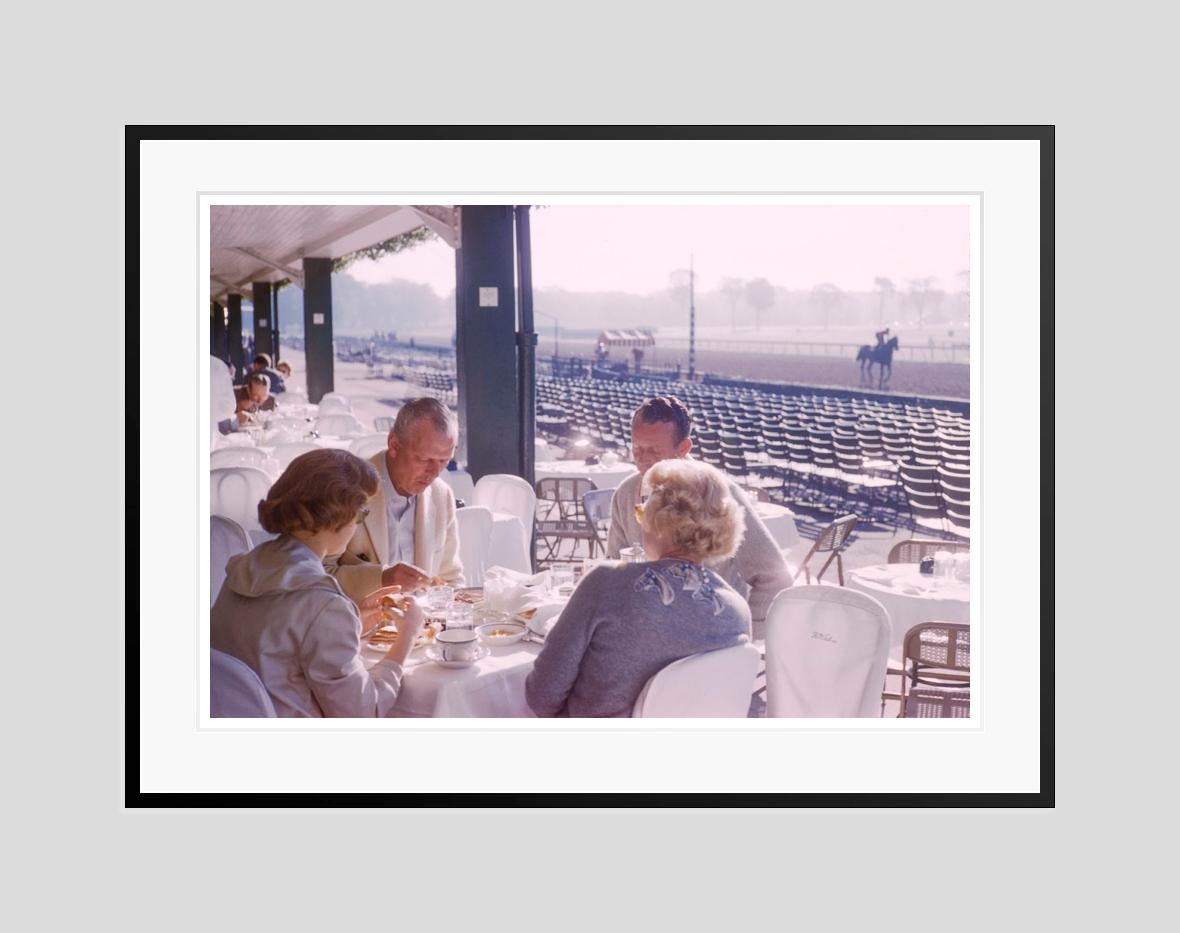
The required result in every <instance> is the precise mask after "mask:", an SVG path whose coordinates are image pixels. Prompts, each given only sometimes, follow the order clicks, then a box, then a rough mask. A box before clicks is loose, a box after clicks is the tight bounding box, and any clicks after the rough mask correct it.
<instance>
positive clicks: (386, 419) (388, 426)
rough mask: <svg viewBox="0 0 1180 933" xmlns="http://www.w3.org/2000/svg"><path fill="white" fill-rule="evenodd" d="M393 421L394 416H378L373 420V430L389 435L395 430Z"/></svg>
mask: <svg viewBox="0 0 1180 933" xmlns="http://www.w3.org/2000/svg"><path fill="white" fill-rule="evenodd" d="M393 421H394V417H393V415H378V416H377V417H376V418H374V419H373V430H374V431H384V432H385V433H386V434H388V433H389V432H390V431H392V430H393Z"/></svg>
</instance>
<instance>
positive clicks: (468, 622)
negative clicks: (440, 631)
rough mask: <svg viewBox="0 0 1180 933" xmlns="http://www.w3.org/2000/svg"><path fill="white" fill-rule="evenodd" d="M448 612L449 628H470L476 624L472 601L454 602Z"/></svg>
mask: <svg viewBox="0 0 1180 933" xmlns="http://www.w3.org/2000/svg"><path fill="white" fill-rule="evenodd" d="M446 613H447V628H448V629H463V628H467V629H469V628H473V627H474V625H475V622H474V619H472V615H471V603H464V602H453V603H451V605H450V608H448V609H447V610H446Z"/></svg>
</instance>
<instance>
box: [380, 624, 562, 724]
mask: <svg viewBox="0 0 1180 933" xmlns="http://www.w3.org/2000/svg"><path fill="white" fill-rule="evenodd" d="M387 650H388V649H385V648H382V649H375V648H371V647H367V646H366V647H365V648H363V649H362V654H361V656H362V658H363V659H364V663H365V666H366V667H372V666H373V665H374V664H376V663H377V662H378V661H379V660H381V658H382V657H383V656H384V655H385V652H386V651H387ZM540 651H541V646H540V645H538V644H537V643H535V642H531V641H521V642H517V643H516V644H515V645H506V646H505V647H503V648H491V649H489V652H488V656H487V657H486V658H482V659H481V660H479V661H477V662H476V663H475V664H474V665H472V666H471V667H466V668H447V667H440V666H439V665H438V664H435V663H434V662H433V661H430V660H429V659H428V658H427V657H426V649H425V648H415V649H414V650H413V651H412V652H410V656H409V658H407V659H406V670H405V674H404V675H403V677H402V686H401V692H400V694H399V695H398V698H397V705H396V706H394V708H393V714H392V715H394V716H406V717H411V716H416V717H423V716H428V717H433V718H438V717H444V716H456V717H471V716H481V717H513V718H521V717H527V716H532V715H533V711H532V710H530V709H529V705H528V703H527V702H525V698H524V682H525V678H527V677H528V676H529V671H531V670H532V669H533V659H534V658H536V656H537V655H538V654H539V653H540Z"/></svg>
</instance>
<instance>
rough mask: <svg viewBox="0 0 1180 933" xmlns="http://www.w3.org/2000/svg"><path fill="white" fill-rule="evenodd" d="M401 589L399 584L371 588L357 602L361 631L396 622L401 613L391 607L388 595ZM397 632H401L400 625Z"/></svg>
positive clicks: (391, 601)
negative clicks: (370, 591) (371, 590)
mask: <svg viewBox="0 0 1180 933" xmlns="http://www.w3.org/2000/svg"><path fill="white" fill-rule="evenodd" d="M401 589H402V588H401V587H400V586H383V587H381V588H379V589H376V590H373V592H372V593H370V594H369V595H368V596H366V597H365V598H364V599H362V600H361V601H360V602H359V603H358V604H357V610H358V611H359V612H360V615H361V631H362V632H368V631H371V630H372V629H375V628H380V627H381V626H382V625H386V624H388V623H390V622H395V623H396V622H398V620H399V619H400V618H401V616H402V614H401V613H400V612H399V611H398V610H397V609H395V608H394V607H393V605H392V603H393V600H391V599H389V598H388V597H390V596H392V595H393V594H394V593H400V592H401ZM419 611H421V610H419ZM398 633H399V634H400V633H401V627H400V626H399V627H398Z"/></svg>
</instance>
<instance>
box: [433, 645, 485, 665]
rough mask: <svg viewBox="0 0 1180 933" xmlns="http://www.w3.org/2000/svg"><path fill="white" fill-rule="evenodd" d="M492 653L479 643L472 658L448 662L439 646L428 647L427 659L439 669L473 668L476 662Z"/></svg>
mask: <svg viewBox="0 0 1180 933" xmlns="http://www.w3.org/2000/svg"><path fill="white" fill-rule="evenodd" d="M490 653H491V652H490V650H489V649H488V647H487V645H481V644H478V643H477V644H476V646H475V653H474V654H473V655H472V656H471V657H470V658H468V659H466V660H464V661H448V660H446V659H445V658H444V657H443V656H442V651H441V650H440V648H439V647H438V645H427V647H426V657H427V659H428V660H430V661H433V662H434V663H435V664H437V665H438V666H439V667H454V668H462V667H471V665H473V664H474V663H475V662H476V661H480V660H482V659H484V658H486V657H487V656H488V655H489V654H490Z"/></svg>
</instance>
